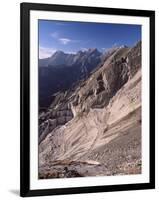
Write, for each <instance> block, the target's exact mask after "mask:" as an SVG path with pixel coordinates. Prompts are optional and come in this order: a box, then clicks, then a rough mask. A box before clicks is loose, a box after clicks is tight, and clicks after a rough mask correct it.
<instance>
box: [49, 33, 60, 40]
mask: <svg viewBox="0 0 159 200" xmlns="http://www.w3.org/2000/svg"><path fill="white" fill-rule="evenodd" d="M51 37H53V38H55V39H57V38H58V37H59V34H58V32H54V33H51Z"/></svg>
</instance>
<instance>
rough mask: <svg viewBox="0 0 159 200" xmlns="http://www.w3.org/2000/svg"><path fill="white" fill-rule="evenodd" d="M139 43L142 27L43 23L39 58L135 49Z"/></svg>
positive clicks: (41, 21) (43, 21)
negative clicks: (120, 48) (127, 47)
mask: <svg viewBox="0 0 159 200" xmlns="http://www.w3.org/2000/svg"><path fill="white" fill-rule="evenodd" d="M139 40H141V26H140V25H128V24H108V23H90V22H64V21H53V20H39V58H46V57H49V56H51V55H52V54H53V53H54V52H55V51H57V50H62V51H64V52H68V53H76V52H77V51H79V50H87V49H88V48H98V50H99V51H105V50H107V49H109V48H112V47H114V46H121V45H127V46H133V45H134V44H135V43H136V42H137V41H139Z"/></svg>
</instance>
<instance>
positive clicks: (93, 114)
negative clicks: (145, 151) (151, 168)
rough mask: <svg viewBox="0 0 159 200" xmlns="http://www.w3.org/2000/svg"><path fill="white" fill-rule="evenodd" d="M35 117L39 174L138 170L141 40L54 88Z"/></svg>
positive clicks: (134, 171) (139, 162)
mask: <svg viewBox="0 0 159 200" xmlns="http://www.w3.org/2000/svg"><path fill="white" fill-rule="evenodd" d="M39 121H40V128H39V177H40V178H59V177H79V176H98V175H99V176H100V175H102V176H103V175H115V174H137V173H141V164H142V161H141V42H139V43H138V44H137V45H136V46H135V47H133V48H128V47H125V46H123V47H121V48H117V49H115V50H114V51H113V52H112V53H111V54H110V55H109V56H107V58H106V59H105V60H104V61H103V65H102V66H101V67H99V68H97V69H96V70H95V71H94V72H92V73H91V75H90V76H89V77H88V78H87V79H86V80H85V81H83V82H81V83H79V84H78V85H77V86H76V87H75V88H74V89H70V90H67V91H66V92H64V93H58V94H55V98H54V101H53V102H52V104H51V106H50V107H49V109H48V110H47V111H45V112H43V113H41V115H40V117H39Z"/></svg>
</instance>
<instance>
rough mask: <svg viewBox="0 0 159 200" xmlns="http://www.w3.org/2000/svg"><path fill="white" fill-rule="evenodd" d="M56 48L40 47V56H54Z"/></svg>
mask: <svg viewBox="0 0 159 200" xmlns="http://www.w3.org/2000/svg"><path fill="white" fill-rule="evenodd" d="M55 51H56V49H53V48H47V47H41V46H40V47H39V58H40V59H42V58H48V57H50V56H52V54H53V53H55Z"/></svg>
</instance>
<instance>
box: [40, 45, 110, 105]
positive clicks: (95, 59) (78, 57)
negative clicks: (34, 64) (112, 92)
mask: <svg viewBox="0 0 159 200" xmlns="http://www.w3.org/2000/svg"><path fill="white" fill-rule="evenodd" d="M105 57H106V55H105V54H102V53H101V52H99V51H98V50H97V49H96V48H90V49H88V50H87V51H78V52H77V53H76V54H68V53H64V52H63V51H56V52H55V53H54V54H53V55H52V56H51V57H49V58H45V59H39V105H40V107H47V106H49V104H50V103H51V101H52V100H53V97H52V96H53V94H54V93H56V92H58V91H65V90H67V89H68V88H70V87H73V86H75V85H76V84H77V83H78V82H79V81H80V80H85V79H87V78H88V76H89V75H90V73H91V72H92V71H93V70H94V69H95V68H97V67H99V65H101V63H102V62H103V60H104V59H105Z"/></svg>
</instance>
